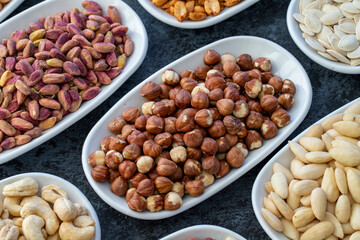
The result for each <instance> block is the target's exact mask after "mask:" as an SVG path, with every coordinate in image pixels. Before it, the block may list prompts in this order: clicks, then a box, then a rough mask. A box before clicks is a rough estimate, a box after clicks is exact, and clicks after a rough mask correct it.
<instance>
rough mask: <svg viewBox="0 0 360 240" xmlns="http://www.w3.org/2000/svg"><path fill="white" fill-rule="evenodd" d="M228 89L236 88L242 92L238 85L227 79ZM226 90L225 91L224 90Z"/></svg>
mask: <svg viewBox="0 0 360 240" xmlns="http://www.w3.org/2000/svg"><path fill="white" fill-rule="evenodd" d="M226 87H231V88H234V89H236V90H238V91H240V89H241V87H240V86H239V84H237V83H234V82H232V81H231V79H227V81H226ZM224 90H225V89H224ZM239 98H240V99H241V97H240V95H239ZM238 100H239V99H238Z"/></svg>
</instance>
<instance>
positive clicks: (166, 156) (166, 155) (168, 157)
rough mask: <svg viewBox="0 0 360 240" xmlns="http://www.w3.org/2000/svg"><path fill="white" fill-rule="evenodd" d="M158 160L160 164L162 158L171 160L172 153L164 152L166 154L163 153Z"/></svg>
mask: <svg viewBox="0 0 360 240" xmlns="http://www.w3.org/2000/svg"><path fill="white" fill-rule="evenodd" d="M157 158H158V159H157V161H156V162H158V161H159V159H160V158H166V159H169V160H170V159H171V157H170V152H168V151H164V152H162V153H161V154H160V155H159V157H157Z"/></svg>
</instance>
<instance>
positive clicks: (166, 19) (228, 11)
mask: <svg viewBox="0 0 360 240" xmlns="http://www.w3.org/2000/svg"><path fill="white" fill-rule="evenodd" d="M258 1H259V0H243V1H242V2H240V3H238V4H237V5H235V6H232V7H229V8H225V9H224V10H223V11H221V12H220V14H219V15H217V16H215V17H211V16H207V17H206V19H204V20H202V21H190V20H185V21H183V22H179V21H178V20H176V18H175V17H174V16H172V15H170V14H168V13H166V12H165V11H164V10H163V9H161V8H159V7H157V6H155V5H154V4H152V3H151V0H138V2H139V3H140V4H141V5H142V6H143V8H145V10H146V11H148V12H149V13H150V14H151V15H152V16H153V17H155V18H157V19H158V20H160V21H162V22H163V23H166V24H169V25H171V26H173V27H178V28H186V29H198V28H205V27H209V26H212V25H215V24H217V23H219V22H222V21H224V20H225V19H228V18H229V17H232V16H234V15H235V14H237V13H239V12H241V11H243V10H245V9H246V8H248V7H250V6H251V5H253V4H255V3H256V2H258Z"/></svg>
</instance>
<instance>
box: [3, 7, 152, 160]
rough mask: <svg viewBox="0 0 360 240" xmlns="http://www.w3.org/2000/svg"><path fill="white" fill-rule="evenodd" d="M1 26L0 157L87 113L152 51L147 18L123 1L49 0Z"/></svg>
mask: <svg viewBox="0 0 360 240" xmlns="http://www.w3.org/2000/svg"><path fill="white" fill-rule="evenodd" d="M23 19H27V21H24V20H23ZM1 26H2V32H1V34H0V38H1V39H3V40H2V42H1V44H0V76H1V77H0V130H1V132H0V141H1V142H0V152H1V153H0V163H4V162H6V161H9V160H11V159H13V158H15V157H17V156H19V155H21V154H23V153H25V152H27V151H29V150H31V149H33V148H34V147H36V146H38V145H40V144H42V143H43V142H45V141H46V140H48V139H50V138H51V137H53V136H55V135H56V134H58V133H60V132H61V131H63V130H65V129H66V128H67V127H69V126H70V125H72V124H73V123H75V122H76V121H78V120H79V119H80V118H82V117H83V116H85V115H86V114H87V113H88V112H90V111H91V110H92V109H94V108H95V107H96V106H98V105H99V104H100V103H101V102H103V101H104V100H105V99H106V98H108V97H109V96H110V95H111V94H112V93H113V92H114V91H115V90H116V89H117V88H118V87H120V86H121V85H122V84H123V83H124V82H125V81H126V80H127V78H128V77H130V75H131V74H132V73H133V72H135V70H136V69H137V68H138V67H139V66H140V64H141V62H142V61H143V59H144V57H145V54H146V51H147V44H148V42H147V34H146V30H145V28H144V26H143V24H142V22H141V20H140V18H139V17H138V16H137V14H136V13H135V12H134V11H133V10H132V9H131V8H130V7H129V6H128V5H126V4H125V3H124V2H121V1H120V2H119V1H115V0H113V1H104V0H99V1H97V2H94V1H81V0H76V1H74V0H66V1H51V0H50V1H45V2H43V3H40V4H38V5H36V6H34V7H32V8H29V9H28V10H26V11H24V12H22V13H20V14H18V15H17V16H15V17H14V18H12V19H10V20H8V21H6V22H4V23H2V25H1ZM95 32H96V33H95Z"/></svg>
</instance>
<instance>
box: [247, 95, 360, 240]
mask: <svg viewBox="0 0 360 240" xmlns="http://www.w3.org/2000/svg"><path fill="white" fill-rule="evenodd" d="M356 101H360V98H357V99H355V100H354V101H352V102H350V103H348V104H346V105H344V106H343V107H341V108H339V109H337V110H335V111H334V112H332V113H330V114H328V115H327V116H325V117H323V118H322V119H320V120H319V121H317V122H316V123H313V124H317V123H321V122H322V121H324V120H325V119H326V118H328V117H330V116H332V115H334V114H337V113H341V112H344V111H345V110H346V108H348V107H349V106H350V105H351V104H353V103H354V102H356ZM313 124H312V125H313ZM309 128H310V127H309ZM309 128H307V129H306V130H304V131H303V132H302V133H300V134H299V135H298V136H296V137H295V138H294V139H293V140H291V141H296V142H298V140H299V139H300V138H301V137H302V136H304V135H305V133H306V131H307V130H308V129H309ZM294 157H295V155H294V154H293V153H292V152H291V150H290V148H289V144H286V146H285V147H283V148H282V149H281V150H280V151H279V152H278V153H276V154H275V155H274V156H273V157H272V158H271V159H270V160H269V161H268V162H267V163H266V165H265V166H264V167H263V168H262V169H261V171H260V172H259V174H258V175H257V177H256V179H255V182H254V185H253V188H252V193H251V201H252V206H253V209H254V212H255V215H256V218H257V220H258V221H259V222H260V225H261V227H262V228H263V229H264V230H265V232H266V233H267V235H269V237H270V238H272V239H279V240H288V238H287V237H286V236H285V235H284V234H282V233H279V232H277V231H275V230H274V229H272V227H270V226H269V224H268V223H267V222H266V220H265V219H264V218H263V216H262V214H261V211H260V209H261V208H263V207H264V204H263V199H264V197H266V196H267V195H268V193H267V192H266V190H265V186H264V184H265V182H268V181H270V179H271V176H272V175H273V170H272V167H273V165H274V163H276V162H277V163H280V164H282V165H283V166H284V167H287V168H290V161H291V160H292V159H294Z"/></svg>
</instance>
